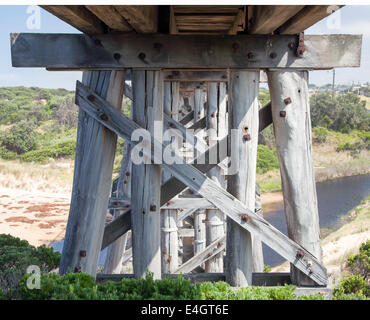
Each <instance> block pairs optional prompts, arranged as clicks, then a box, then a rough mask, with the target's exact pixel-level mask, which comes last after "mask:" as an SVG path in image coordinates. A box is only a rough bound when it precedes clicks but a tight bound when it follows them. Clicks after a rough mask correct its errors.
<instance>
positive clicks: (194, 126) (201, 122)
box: [186, 117, 207, 130]
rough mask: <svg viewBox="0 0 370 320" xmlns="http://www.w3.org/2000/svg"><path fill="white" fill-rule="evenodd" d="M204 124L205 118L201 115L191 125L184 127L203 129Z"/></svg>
mask: <svg viewBox="0 0 370 320" xmlns="http://www.w3.org/2000/svg"><path fill="white" fill-rule="evenodd" d="M206 125H207V118H206V117H203V118H202V119H200V120H198V121H197V122H195V123H194V124H193V125H191V126H190V127H189V128H186V129H189V130H198V129H204V128H205V127H206Z"/></svg>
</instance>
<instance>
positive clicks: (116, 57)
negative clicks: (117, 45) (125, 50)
mask: <svg viewBox="0 0 370 320" xmlns="http://www.w3.org/2000/svg"><path fill="white" fill-rule="evenodd" d="M113 58H114V59H115V60H117V61H118V60H119V59H121V55H120V54H119V53H118V52H116V53H115V54H114V55H113Z"/></svg>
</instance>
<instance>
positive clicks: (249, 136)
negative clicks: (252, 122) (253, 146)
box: [243, 133, 251, 141]
mask: <svg viewBox="0 0 370 320" xmlns="http://www.w3.org/2000/svg"><path fill="white" fill-rule="evenodd" d="M243 140H244V141H250V140H251V135H250V134H249V133H246V134H244V135H243Z"/></svg>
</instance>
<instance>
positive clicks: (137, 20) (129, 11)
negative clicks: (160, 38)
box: [114, 5, 158, 33]
mask: <svg viewBox="0 0 370 320" xmlns="http://www.w3.org/2000/svg"><path fill="white" fill-rule="evenodd" d="M114 7H115V9H116V10H117V11H118V12H119V13H120V14H121V15H122V17H124V18H125V20H126V21H127V22H128V23H129V24H130V25H131V26H132V27H133V28H134V29H135V31H137V32H140V33H155V32H157V30H158V6H148V5H146V6H127V5H126V6H114Z"/></svg>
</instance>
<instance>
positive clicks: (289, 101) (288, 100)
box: [284, 97, 292, 105]
mask: <svg viewBox="0 0 370 320" xmlns="http://www.w3.org/2000/svg"><path fill="white" fill-rule="evenodd" d="M284 103H285V104H286V105H288V104H289V103H292V99H290V97H288V98H285V99H284Z"/></svg>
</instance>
